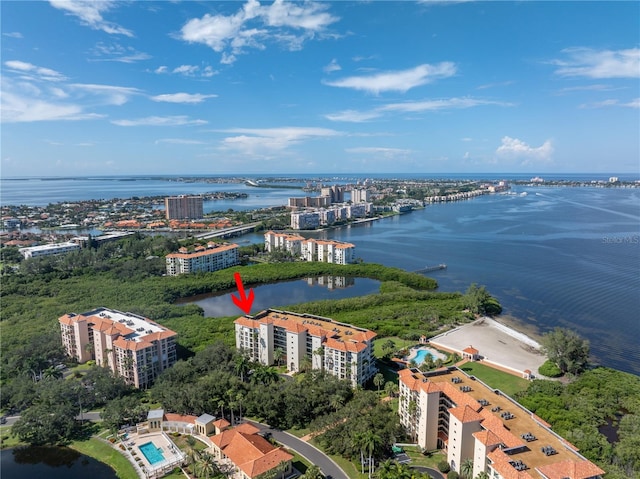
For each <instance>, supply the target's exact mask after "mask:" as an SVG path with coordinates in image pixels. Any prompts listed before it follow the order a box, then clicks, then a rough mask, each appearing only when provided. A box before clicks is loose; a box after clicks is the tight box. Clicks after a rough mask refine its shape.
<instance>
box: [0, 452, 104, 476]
mask: <svg viewBox="0 0 640 479" xmlns="http://www.w3.org/2000/svg"><path fill="white" fill-rule="evenodd" d="M0 463H1V464H2V479H24V478H27V477H39V478H43V479H44V478H46V479H86V478H87V477H90V478H91V479H117V476H116V473H115V471H114V470H113V469H111V468H110V467H109V466H107V465H106V464H103V463H101V462H99V461H97V460H95V459H93V458H92V457H89V456H85V455H83V454H80V453H79V452H77V451H74V450H73V449H69V448H68V447H18V448H15V449H3V450H2V451H0Z"/></svg>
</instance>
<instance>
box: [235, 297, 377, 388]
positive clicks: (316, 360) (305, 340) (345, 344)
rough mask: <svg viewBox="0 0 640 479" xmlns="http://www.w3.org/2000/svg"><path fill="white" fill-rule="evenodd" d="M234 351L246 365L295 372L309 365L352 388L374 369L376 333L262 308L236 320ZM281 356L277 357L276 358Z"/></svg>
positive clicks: (364, 380)
mask: <svg viewBox="0 0 640 479" xmlns="http://www.w3.org/2000/svg"><path fill="white" fill-rule="evenodd" d="M235 329H236V347H237V348H238V349H240V350H242V351H244V352H245V353H246V354H247V355H248V356H249V359H250V360H251V361H256V362H259V363H261V364H265V365H271V364H274V362H278V363H280V362H281V361H283V362H284V363H285V364H286V366H287V369H288V370H289V371H291V372H297V371H300V370H301V369H303V365H304V364H305V363H308V364H309V365H310V366H311V367H312V368H313V369H322V370H324V371H327V372H328V373H329V374H331V375H333V376H337V377H339V378H340V379H347V380H349V381H351V384H352V385H353V386H354V387H356V386H359V385H363V384H364V383H366V382H367V381H368V380H369V379H371V378H372V377H373V376H374V375H375V373H376V372H377V369H376V367H375V358H374V356H373V339H374V338H375V337H376V333H374V332H373V331H369V330H368V329H364V328H359V327H357V326H352V325H350V324H345V323H339V322H337V321H334V320H332V319H329V318H323V317H320V316H313V315H310V314H300V313H291V312H288V311H279V310H275V309H267V310H265V311H262V312H260V313H258V314H256V315H255V316H248V315H247V316H241V317H239V318H238V319H236V320H235ZM279 356H281V357H279Z"/></svg>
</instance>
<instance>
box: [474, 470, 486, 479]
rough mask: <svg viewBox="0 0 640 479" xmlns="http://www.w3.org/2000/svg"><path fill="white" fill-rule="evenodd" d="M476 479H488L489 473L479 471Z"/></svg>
mask: <svg viewBox="0 0 640 479" xmlns="http://www.w3.org/2000/svg"><path fill="white" fill-rule="evenodd" d="M476 479H489V473H488V472H485V471H480V472H479V473H478V475H477V476H476Z"/></svg>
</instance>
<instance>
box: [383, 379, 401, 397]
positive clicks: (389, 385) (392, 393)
mask: <svg viewBox="0 0 640 479" xmlns="http://www.w3.org/2000/svg"><path fill="white" fill-rule="evenodd" d="M384 390H385V392H386V393H387V395H388V396H389V397H396V394H397V393H398V384H397V383H394V382H393V381H387V382H386V384H385V385H384Z"/></svg>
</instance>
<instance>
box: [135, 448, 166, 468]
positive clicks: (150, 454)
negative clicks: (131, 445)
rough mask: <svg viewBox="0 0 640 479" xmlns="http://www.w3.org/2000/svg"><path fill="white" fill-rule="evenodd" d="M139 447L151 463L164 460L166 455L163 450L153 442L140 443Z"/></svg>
mask: <svg viewBox="0 0 640 479" xmlns="http://www.w3.org/2000/svg"><path fill="white" fill-rule="evenodd" d="M138 449H140V452H141V453H142V454H144V457H146V458H147V461H149V464H151V465H152V466H153V465H154V464H157V463H159V462H162V461H164V455H163V454H162V451H160V449H158V448H157V447H156V445H155V444H154V443H152V442H145V443H144V444H140V445H139V446H138Z"/></svg>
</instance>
